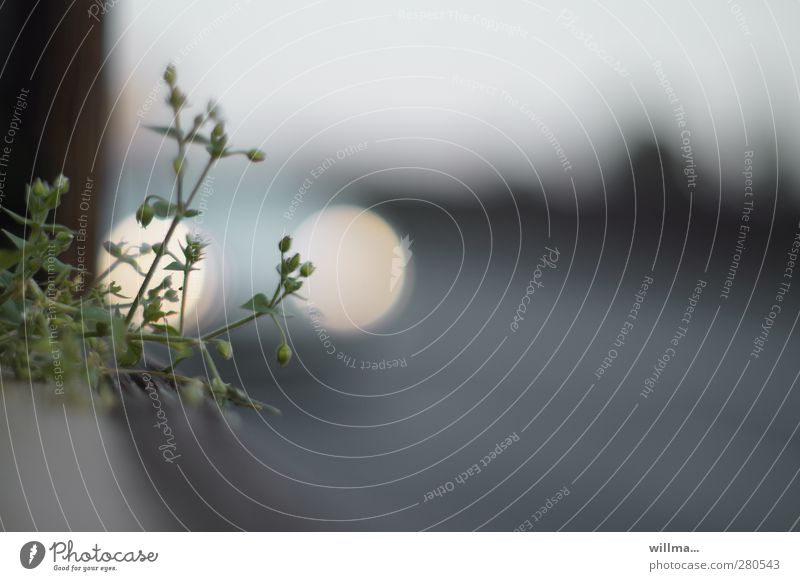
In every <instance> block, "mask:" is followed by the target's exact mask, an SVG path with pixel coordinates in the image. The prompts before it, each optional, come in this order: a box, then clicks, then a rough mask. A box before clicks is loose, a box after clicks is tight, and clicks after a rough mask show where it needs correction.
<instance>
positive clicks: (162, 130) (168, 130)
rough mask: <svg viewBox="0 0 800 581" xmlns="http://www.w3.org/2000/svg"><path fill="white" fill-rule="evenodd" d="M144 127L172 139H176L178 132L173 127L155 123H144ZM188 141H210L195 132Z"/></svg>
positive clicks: (204, 142) (204, 143) (203, 142)
mask: <svg viewBox="0 0 800 581" xmlns="http://www.w3.org/2000/svg"><path fill="white" fill-rule="evenodd" d="M144 127H145V128H146V129H149V130H150V131H155V132H156V133H159V134H161V135H166V136H167V137H171V138H172V139H178V132H177V131H175V128H174V127H162V126H156V125H145V126H144ZM190 142H191V143H201V144H203V145H206V144H208V143H210V141H209V140H208V138H207V137H205V136H203V135H200V134H199V133H195V134H194V135H193V136H192V137H191V139H190Z"/></svg>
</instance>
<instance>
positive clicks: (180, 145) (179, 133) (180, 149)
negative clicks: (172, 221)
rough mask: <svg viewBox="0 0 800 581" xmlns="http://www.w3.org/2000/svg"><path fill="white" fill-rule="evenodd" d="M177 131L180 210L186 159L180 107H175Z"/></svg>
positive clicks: (176, 177) (177, 174)
mask: <svg viewBox="0 0 800 581" xmlns="http://www.w3.org/2000/svg"><path fill="white" fill-rule="evenodd" d="M174 111H175V133H176V134H177V136H178V159H179V160H180V161H179V163H180V166H179V169H180V171H178V172H177V173H176V176H175V181H176V182H177V190H178V211H182V210H183V169H184V167H183V163H184V161H185V160H186V140H185V139H184V136H183V131H182V130H181V110H180V107H175V108H174Z"/></svg>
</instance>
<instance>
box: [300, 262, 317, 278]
mask: <svg viewBox="0 0 800 581" xmlns="http://www.w3.org/2000/svg"><path fill="white" fill-rule="evenodd" d="M313 273H314V265H313V264H312V263H311V262H304V263H303V265H302V266H301V267H300V276H305V277H309V276H311V275H312V274H313Z"/></svg>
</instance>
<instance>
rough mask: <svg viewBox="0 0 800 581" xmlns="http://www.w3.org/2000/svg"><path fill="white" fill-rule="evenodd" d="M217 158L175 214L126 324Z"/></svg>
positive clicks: (134, 312)
mask: <svg viewBox="0 0 800 581" xmlns="http://www.w3.org/2000/svg"><path fill="white" fill-rule="evenodd" d="M215 161H216V158H214V157H211V158H209V160H208V162H207V163H206V166H205V167H204V168H203V171H202V173H201V174H200V177H199V178H198V180H197V183H196V184H195V185H194V188H192V192H191V193H190V194H189V198H188V199H187V200H186V205H185V206H179V207H178V210H177V212H176V213H175V217H174V218H173V219H172V224H170V226H169V230H167V234H166V235H165V236H164V241H163V242H162V243H161V246H160V247H159V249H158V252H156V257H155V258H154V259H153V263H152V264H151V265H150V268H149V269H148V270H147V274H146V275H145V277H144V280H143V281H142V285H141V286H140V287H139V291H138V292H137V293H136V297H135V298H134V299H133V302H132V303H131V308H130V309H128V314H127V315H125V323H127V324H128V325H130V323H131V321H132V320H133V317H134V315H135V314H136V309H138V308H139V303H140V302H141V300H142V297H143V296H144V293H145V292H147V287H149V286H150V281H152V280H153V275H155V273H156V270H157V269H158V263H159V262H161V257H162V256H164V254H166V253H167V252H166V248H167V246H168V245H169V242H170V240H172V235H173V234H174V233H175V229H176V228H177V227H178V224H180V221H181V219H182V218H183V212H184V210H185V209H188V208H189V206H191V204H192V200H193V199H194V197H195V195H197V192H198V190H199V189H200V186H201V185H202V183H203V182H204V181H205V179H206V176H207V175H208V172H209V171H210V170H211V166H213V165H214V162H215Z"/></svg>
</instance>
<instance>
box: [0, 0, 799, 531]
mask: <svg viewBox="0 0 800 581" xmlns="http://www.w3.org/2000/svg"><path fill="white" fill-rule="evenodd" d="M799 11H800V8H798V5H797V4H796V3H793V2H788V1H787V2H773V3H769V4H767V3H763V4H758V5H751V4H746V3H741V4H740V3H737V2H735V1H724V2H723V1H716V2H709V3H702V4H700V3H693V2H672V3H665V2H660V3H653V2H645V3H641V4H637V5H631V4H630V3H623V2H603V3H598V2H568V3H566V4H563V3H553V2H541V3H539V2H537V3H534V2H528V1H523V0H519V1H515V2H509V3H504V4H503V5H502V6H494V5H488V4H486V3H485V2H463V1H461V2H455V1H452V2H437V3H435V5H434V6H431V5H430V3H416V4H411V5H404V7H403V8H402V9H400V8H396V7H394V6H390V5H381V4H376V3H370V2H363V1H354V0H348V1H346V2H330V1H327V2H326V1H317V2H308V3H301V4H297V5H292V6H281V5H278V4H277V3H260V2H252V1H245V0H238V1H234V2H230V3H226V4H221V3H219V2H211V1H210V0H197V1H177V2H169V3H166V4H165V3H157V2H153V1H150V2H147V1H138V0H137V1H130V2H124V3H123V2H114V1H111V0H107V1H106V2H100V1H99V0H94V1H92V2H86V1H82V0H80V1H78V0H76V1H75V2H72V3H71V4H64V5H63V6H59V7H54V6H51V5H47V6H45V5H40V4H39V3H36V4H35V5H33V6H18V5H13V6H9V5H0V13H2V15H3V18H2V19H0V20H1V21H2V24H0V30H2V31H3V33H4V34H3V35H1V36H2V37H3V38H4V40H3V42H4V43H5V49H6V50H5V51H4V53H3V54H4V58H5V64H4V65H3V69H2V71H0V82H2V86H3V91H2V102H0V120H2V125H0V134H2V133H4V132H6V130H7V128H9V129H11V128H12V127H13V126H12V124H13V123H14V119H15V117H14V116H15V114H16V113H15V112H17V113H18V112H20V111H21V109H20V107H19V106H18V103H19V101H20V92H21V91H23V90H27V91H28V93H29V95H28V93H24V95H25V97H24V99H23V100H24V101H25V102H26V107H25V109H24V111H22V114H21V115H16V118H17V121H16V123H17V125H19V126H20V127H19V128H18V129H14V131H15V132H16V133H15V135H14V136H13V141H14V143H13V147H12V152H11V155H12V156H13V157H12V159H13V163H12V164H11V166H10V169H9V172H10V173H9V175H8V177H7V179H6V181H5V182H4V184H5V185H4V190H3V192H4V196H5V197H4V198H3V199H2V203H3V204H4V205H8V206H9V207H12V208H17V209H19V208H20V206H21V203H22V199H21V197H20V196H19V192H20V191H22V190H21V188H22V187H23V184H24V183H26V181H29V180H30V178H31V176H35V175H40V174H41V175H43V176H44V177H52V176H53V175H55V173H57V172H58V171H62V170H63V171H64V172H65V173H66V174H67V175H69V176H70V177H71V178H72V185H73V193H72V195H71V197H70V199H69V200H67V201H66V202H65V206H66V207H65V210H64V212H65V215H64V216H63V217H61V216H59V219H63V220H67V222H68V223H71V224H72V225H73V226H76V227H77V226H80V225H81V224H88V227H87V228H85V229H86V235H87V236H86V238H87V241H86V245H85V250H86V253H85V258H84V260H86V264H87V268H89V269H90V270H95V271H98V270H102V268H103V267H104V261H106V260H107V258H106V256H104V254H103V251H102V249H101V247H100V244H101V243H102V242H103V241H104V240H106V239H109V238H110V239H113V240H120V239H124V240H126V241H127V242H130V243H133V244H138V243H140V242H146V241H148V240H149V241H150V242H153V241H155V240H156V239H157V228H153V229H148V230H147V231H146V232H145V233H144V235H143V234H142V233H141V231H140V230H139V228H138V226H137V225H136V224H135V221H134V220H133V219H132V216H133V214H134V212H135V211H136V208H137V207H138V206H139V204H141V203H142V201H143V200H144V198H145V196H147V195H150V194H158V195H161V196H164V197H170V196H171V195H173V173H172V169H171V161H172V159H173V157H174V156H175V151H174V144H173V143H171V142H170V141H169V140H165V139H163V137H162V136H161V135H159V134H157V133H154V132H150V131H148V130H147V129H146V126H148V125H168V124H169V123H170V114H169V108H168V107H167V106H166V105H165V104H164V101H165V98H166V97H167V94H168V89H167V87H166V84H165V83H164V82H163V81H162V80H161V77H162V74H163V70H164V67H165V66H166V65H167V64H168V63H173V64H175V65H176V66H177V69H178V77H179V84H180V85H181V87H182V88H183V89H184V91H186V93H187V94H188V99H189V101H190V103H191V104H192V105H194V106H196V107H198V108H199V109H201V110H202V109H204V108H205V106H206V103H208V102H209V100H210V99H214V100H218V101H219V103H220V104H221V108H222V111H223V113H224V117H225V119H226V120H227V129H228V133H229V135H230V140H231V142H232V143H233V144H234V145H236V146H240V147H242V148H244V149H247V148H250V147H258V148H260V149H262V150H264V151H265V152H266V153H267V160H266V161H265V162H264V163H260V164H250V163H248V162H247V160H246V159H244V158H231V159H230V160H225V162H226V163H223V164H219V165H218V166H217V167H215V168H214V169H213V170H212V171H211V173H210V174H209V176H208V177H207V178H206V179H205V180H204V181H203V182H202V183H201V184H200V187H199V193H198V200H199V202H198V203H199V207H200V209H201V210H202V213H201V214H200V215H199V216H197V217H196V218H193V219H192V220H190V221H189V223H188V224H187V231H195V232H199V233H201V234H202V235H204V236H205V237H206V238H208V239H209V240H210V241H212V247H211V249H210V250H209V256H208V260H207V262H206V264H205V268H204V270H203V272H202V282H199V284H197V285H195V287H194V288H195V292H196V294H195V296H194V297H193V299H192V312H193V319H192V321H193V325H195V326H196V327H197V330H198V332H200V331H202V330H210V329H212V328H215V327H217V326H218V325H220V324H221V323H224V322H225V321H230V320H236V319H237V318H239V317H240V316H241V314H242V311H241V309H240V308H239V307H238V305H240V304H242V303H243V302H244V301H245V300H247V299H248V298H249V297H251V296H252V295H253V294H255V293H256V292H269V291H271V290H272V288H274V284H275V282H276V280H277V275H276V273H275V271H274V265H275V264H276V263H277V261H278V251H277V241H278V239H279V238H280V237H281V236H283V235H284V234H291V235H293V236H294V238H295V247H296V248H298V249H299V250H300V251H301V252H302V253H303V255H304V256H306V257H308V258H310V259H312V260H313V261H314V262H315V264H316V265H317V272H316V273H315V275H314V277H313V278H312V279H311V281H310V284H309V285H308V286H307V287H306V288H305V289H303V291H304V294H305V296H306V297H307V298H308V299H309V300H308V301H307V302H302V301H296V302H295V303H293V304H290V305H286V312H285V314H286V315H287V317H290V318H288V319H287V323H288V327H289V332H290V342H291V345H292V348H293V350H294V352H295V358H294V360H293V362H292V364H291V365H290V366H289V367H287V368H278V367H277V365H276V363H275V361H274V350H275V347H276V345H277V337H276V334H275V330H274V328H273V327H272V326H271V324H270V323H269V321H265V322H263V323H261V322H260V323H259V324H258V325H257V326H255V327H253V328H248V329H241V330H237V331H236V332H235V333H232V335H231V340H232V342H233V345H234V353H235V357H234V359H233V360H232V361H231V362H230V365H227V366H225V369H224V373H223V374H225V373H227V374H228V375H229V376H230V377H234V378H235V379H236V383H237V384H239V385H241V386H242V387H243V388H245V389H246V390H247V391H248V393H250V394H251V395H252V397H254V398H257V399H260V400H263V401H266V402H269V403H271V404H274V405H276V406H277V407H279V408H281V409H282V411H283V415H282V416H280V417H273V416H267V415H259V414H256V413H252V412H247V411H234V412H232V413H228V414H225V415H222V416H221V415H220V414H218V413H217V412H216V411H214V410H212V409H205V408H203V409H199V410H198V409H192V408H188V407H186V406H185V405H184V404H183V402H180V401H179V400H177V398H172V399H169V398H168V401H169V402H170V403H169V405H170V406H172V407H171V410H172V413H171V417H172V418H174V420H173V421H174V422H175V430H176V433H177V434H178V437H177V441H178V442H179V446H180V449H181V453H182V456H183V457H182V458H181V461H180V462H178V463H176V464H169V463H165V462H163V460H162V459H161V456H160V454H159V453H158V449H157V447H158V444H159V441H158V438H157V436H158V433H155V434H154V433H153V432H152V430H151V429H150V426H149V424H148V423H147V422H148V421H150V419H151V418H150V415H151V414H152V411H151V410H148V409H147V406H146V405H145V404H144V403H142V402H143V401H144V400H143V399H142V398H141V397H140V395H141V394H137V393H136V392H135V390H131V391H130V392H126V401H127V403H126V405H124V406H123V407H122V409H120V410H117V412H116V413H115V414H114V415H112V416H102V417H100V418H99V419H98V418H96V417H95V414H94V413H93V412H92V410H89V411H88V412H86V411H84V412H74V416H73V417H74V420H73V421H74V422H75V423H74V424H73V425H74V426H75V428H74V429H75V430H76V432H75V434H76V439H77V440H78V442H79V445H77V446H75V445H74V444H73V447H72V452H69V451H64V453H60V452H56V451H53V450H60V448H59V446H63V445H64V439H63V434H64V433H65V430H67V426H69V422H70V417H71V416H70V414H71V413H73V412H67V411H66V410H64V411H62V410H61V409H57V410H55V411H52V410H50V411H42V410H40V411H39V412H38V413H40V414H41V417H40V416H39V415H38V414H37V411H36V410H37V407H36V406H31V405H30V402H29V401H27V400H24V401H22V402H18V403H16V404H14V403H13V402H12V400H8V401H4V402H3V405H4V409H6V410H12V411H11V412H10V413H9V412H8V411H7V412H6V414H5V423H6V424H7V426H8V429H7V430H3V429H0V433H2V432H7V434H8V436H7V440H8V441H7V442H5V443H0V458H3V462H4V465H6V466H16V470H13V471H11V472H9V473H7V474H6V475H5V477H4V479H3V480H2V486H3V488H2V494H3V501H2V505H0V517H1V518H2V522H3V525H4V527H6V528H9V529H23V530H25V529H28V528H36V527H38V528H49V529H63V528H85V529H93V528H103V527H107V528H112V529H113V528H118V529H139V528H143V529H184V528H187V529H192V530H195V529H204V530H219V529H225V530H226V529H237V528H243V529H258V530H308V529H311V530H420V529H434V530H474V529H480V530H514V529H518V530H562V529H563V530H595V529H599V530H628V529H634V530H661V529H665V530H694V529H697V530H724V529H731V530H789V529H797V528H798V522H799V521H800V498H798V495H799V494H800V482H798V473H800V442H798V438H797V427H798V426H799V425H800V423H799V422H800V420H799V419H798V414H797V410H798V403H800V395H798V392H797V390H796V389H795V383H796V380H797V377H798V372H800V366H798V364H797V360H796V358H795V357H793V354H794V353H795V352H796V350H797V347H798V346H797V337H796V333H795V332H794V331H795V325H796V323H797V318H798V313H800V311H799V310H798V309H800V304H798V297H797V295H798V293H800V290H798V289H796V288H794V286H796V285H800V282H793V278H792V277H793V274H794V270H793V269H794V266H795V261H796V258H797V256H796V254H797V246H793V242H794V241H795V240H796V236H797V235H798V232H799V230H798V226H799V224H798V220H799V219H800V205H799V204H798V201H799V198H798V195H797V190H798V174H797V166H798V164H797V160H798V159H800V143H799V142H798V135H800V132H798V129H800V121H798V119H800V116H798V115H797V111H798V110H800V109H799V108H798V107H799V106H800V102H799V101H800V84H799V83H798V74H797V71H796V69H795V64H796V61H797V58H798V55H799V54H800V52H799V49H800V45H798V41H797V38H796V35H794V34H793V32H792V29H791V26H790V23H792V22H796V20H797V17H798V16H799V15H800V12H799ZM23 92H24V91H23ZM203 161H204V152H203V151H202V148H198V150H197V152H196V153H195V154H194V155H193V156H192V157H190V167H189V176H190V177H191V176H193V175H197V173H199V169H200V168H201V167H202V164H203ZM3 169H5V168H3ZM18 211H19V210H18ZM4 227H7V226H6V225H5V224H4ZM148 237H151V238H148ZM152 237H156V238H152ZM76 252H77V250H76ZM130 274H131V273H125V272H123V271H120V272H118V278H119V280H120V281H122V282H125V281H126V280H129V281H132V280H133V278H132V277H131V276H130ZM126 277H127V279H126ZM128 284H132V282H129V283H128ZM782 285H783V286H782ZM778 297H780V298H778ZM776 305H777V306H778V307H779V308H778V309H775V308H774V307H775V306H776ZM759 340H760V343H759ZM759 349H760V350H759ZM188 367H189V369H193V370H194V372H196V373H203V372H204V369H203V367H202V365H201V364H200V362H189V363H188ZM165 397H168V396H166V395H165ZM10 402H11V403H10ZM14 406H17V407H14ZM44 409H45V410H47V409H49V408H46V407H45V408H44ZM82 414H83V415H82ZM40 421H41V422H45V423H46V425H48V426H49V432H48V431H45V433H46V434H47V433H50V434H51V436H50V437H48V436H47V435H45V436H44V437H42V436H41V435H40V436H39V438H38V439H37V438H35V437H33V433H30V434H29V433H28V431H30V430H32V429H33V428H32V427H33V426H38V425H39V422H40ZM2 422H3V417H2V416H0V423H2ZM48 422H49V423H48ZM78 426H80V427H78ZM25 434H27V436H26V435H25ZM77 434H79V435H77ZM28 436H31V437H28ZM70 439H72V438H70ZM80 442H83V443H82V444H81V443H80ZM15 444H16V446H17V448H16V452H15V451H14V450H15V448H14V445H15ZM20 446H27V447H23V448H22V449H29V454H20V453H19V450H20ZM47 450H51V453H50V454H49V457H50V460H48V454H47ZM75 450H78V451H80V450H85V451H86V452H85V453H81V452H76V451H75ZM89 450H92V451H93V452H89ZM109 450H111V451H110V452H109ZM54 456H56V457H58V458H59V463H58V464H59V467H54V468H53V471H51V464H53V466H56V463H54V462H53V457H54ZM20 457H27V458H28V460H27V463H26V462H22V463H21V464H20V462H21V461H20V460H19V458H20ZM6 462H8V464H6ZM45 468H46V469H45ZM118 471H122V472H124V473H125V475H126V476H125V478H123V479H120V478H117V476H116V474H117V472H118ZM54 474H55V476H54ZM91 474H94V475H96V476H95V477H88V476H87V475H91ZM45 476H47V479H46V480H44V477H45ZM48 481H49V483H48ZM42 482H45V486H43V487H41V486H40V487H39V488H37V487H36V486H34V484H33V483H36V484H37V486H38V485H41V483H42ZM31 487H33V488H31ZM26 489H27V490H36V491H38V492H36V493H35V494H36V498H38V499H39V501H38V502H30V501H29V500H28V498H27V496H26V495H25V493H24V491H25V490H26ZM31 494H34V493H31ZM63 497H68V498H69V502H66V501H64V502H62V498H63ZM23 500H24V502H23ZM98 507H99V508H98Z"/></svg>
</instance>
